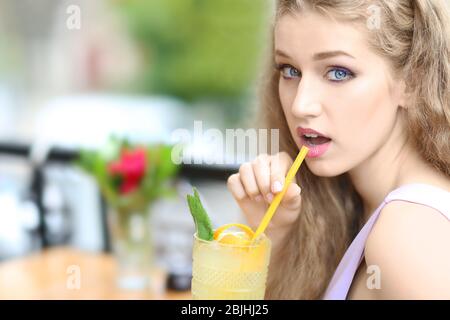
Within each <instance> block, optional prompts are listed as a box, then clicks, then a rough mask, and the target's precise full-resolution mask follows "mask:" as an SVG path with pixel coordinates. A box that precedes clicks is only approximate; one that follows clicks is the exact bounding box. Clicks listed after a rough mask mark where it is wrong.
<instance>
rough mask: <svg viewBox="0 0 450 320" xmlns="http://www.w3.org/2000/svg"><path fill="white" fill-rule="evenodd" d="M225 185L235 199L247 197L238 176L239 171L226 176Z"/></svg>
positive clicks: (239, 199)
mask: <svg viewBox="0 0 450 320" xmlns="http://www.w3.org/2000/svg"><path fill="white" fill-rule="evenodd" d="M227 187H228V190H230V192H231V194H232V195H233V197H234V198H235V199H236V200H238V201H241V200H243V199H245V198H246V197H247V193H246V192H245V189H244V187H243V186H242V183H241V179H240V178H239V173H235V174H232V175H231V176H229V177H228V180H227Z"/></svg>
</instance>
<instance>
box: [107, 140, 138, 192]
mask: <svg viewBox="0 0 450 320" xmlns="http://www.w3.org/2000/svg"><path fill="white" fill-rule="evenodd" d="M145 169H146V154H145V150H144V149H143V148H137V149H134V150H123V151H122V153H121V155H120V158H119V160H117V161H113V162H111V163H110V164H109V165H108V172H109V173H110V174H111V175H113V176H120V177H121V178H122V183H121V185H120V193H122V194H126V193H129V192H131V191H133V190H135V189H136V188H137V187H138V186H139V183H140V182H141V180H142V177H143V176H144V174H145Z"/></svg>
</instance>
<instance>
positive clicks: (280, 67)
mask: <svg viewBox="0 0 450 320" xmlns="http://www.w3.org/2000/svg"><path fill="white" fill-rule="evenodd" d="M284 68H292V69H295V70H297V71H298V73H299V74H300V77H301V72H300V70H298V69H296V68H294V67H293V66H291V65H289V64H277V65H275V69H276V70H278V71H279V72H282V71H283V69H284ZM331 71H343V72H345V73H346V74H347V76H348V78H346V79H343V80H331V79H328V80H329V81H332V82H345V81H348V80H351V79H353V78H354V77H355V74H354V73H353V72H352V71H350V70H349V69H347V68H344V67H340V66H331V67H330V69H329V70H328V71H327V72H326V75H328V74H329V73H330V72H331ZM282 77H283V78H284V79H285V80H290V79H292V78H290V77H285V76H284V75H283V74H282Z"/></svg>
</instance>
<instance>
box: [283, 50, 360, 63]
mask: <svg viewBox="0 0 450 320" xmlns="http://www.w3.org/2000/svg"><path fill="white" fill-rule="evenodd" d="M275 54H276V55H279V56H282V57H285V58H290V56H289V55H288V54H287V53H285V52H283V51H281V50H279V49H276V50H275ZM336 56H347V57H350V58H353V59H355V57H354V56H352V55H351V54H348V53H347V52H345V51H341V50H336V51H325V52H319V53H315V54H314V55H313V60H324V59H328V58H332V57H336Z"/></svg>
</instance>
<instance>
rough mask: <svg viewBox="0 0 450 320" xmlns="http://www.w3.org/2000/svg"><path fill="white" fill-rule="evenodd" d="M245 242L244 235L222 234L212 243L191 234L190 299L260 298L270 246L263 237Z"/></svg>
mask: <svg viewBox="0 0 450 320" xmlns="http://www.w3.org/2000/svg"><path fill="white" fill-rule="evenodd" d="M233 238H234V239H236V240H233ZM221 240H222V241H221ZM248 240H249V239H248V235H246V234H245V232H224V233H222V234H221V236H220V238H219V239H217V240H216V239H215V240H213V241H205V240H202V239H200V238H198V237H197V234H195V235H194V248H193V269H192V272H193V277H192V297H193V298H194V299H201V300H207V299H208V300H209V299H214V300H228V299H233V300H240V299H245V300H262V299H264V293H265V288H266V279H267V271H268V265H269V260H270V247H271V243H270V240H269V238H267V237H266V236H265V235H264V234H263V235H261V236H260V237H259V238H258V239H256V240H255V241H254V242H251V241H248Z"/></svg>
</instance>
